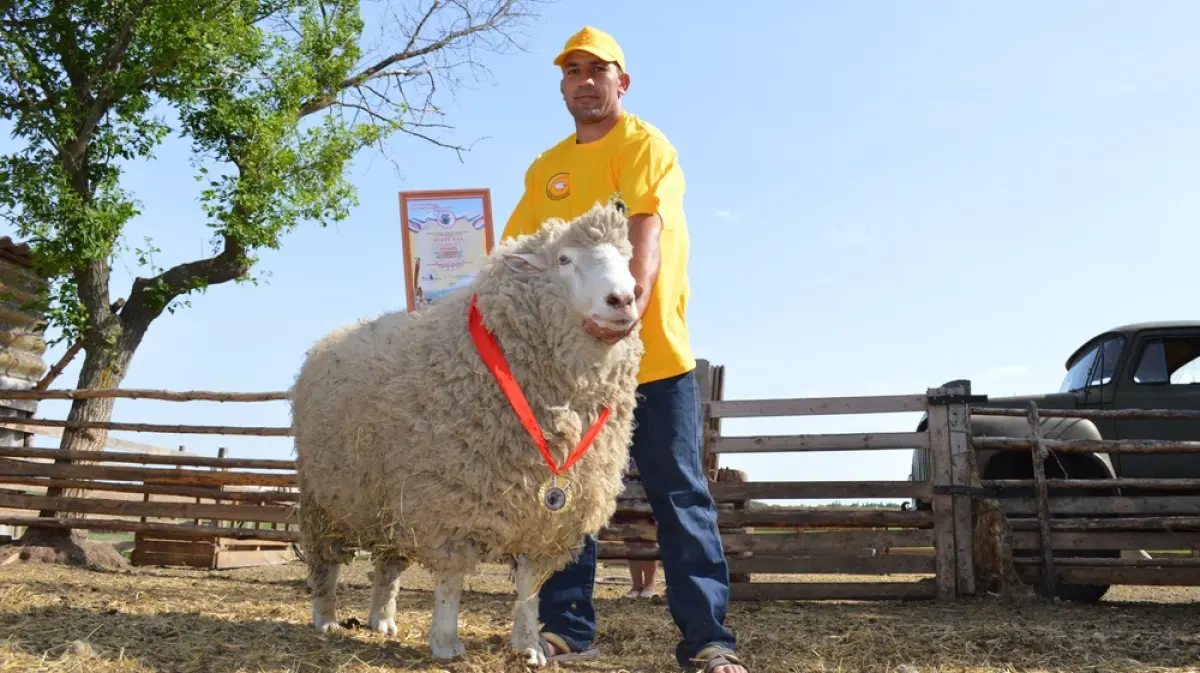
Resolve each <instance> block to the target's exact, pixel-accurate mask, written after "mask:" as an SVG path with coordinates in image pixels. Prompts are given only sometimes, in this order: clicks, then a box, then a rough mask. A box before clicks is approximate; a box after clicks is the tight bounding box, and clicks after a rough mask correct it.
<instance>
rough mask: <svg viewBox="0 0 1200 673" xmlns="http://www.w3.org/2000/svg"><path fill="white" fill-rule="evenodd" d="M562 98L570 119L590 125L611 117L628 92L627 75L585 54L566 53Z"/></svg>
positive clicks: (615, 65)
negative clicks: (622, 97)
mask: <svg viewBox="0 0 1200 673" xmlns="http://www.w3.org/2000/svg"><path fill="white" fill-rule="evenodd" d="M562 73H563V75H562V85H561V89H562V95H563V100H564V101H565V102H566V104H567V110H568V111H569V112H570V113H571V116H572V117H574V118H575V119H576V121H579V122H581V123H585V124H586V123H592V122H597V121H601V120H603V119H607V118H608V117H610V116H612V115H613V114H614V113H615V112H616V110H617V107H618V105H619V104H620V100H621V96H623V95H625V92H626V91H627V90H628V89H629V75H628V74H627V73H623V72H621V69H620V68H619V67H618V66H617V64H616V63H609V62H607V61H603V60H601V59H600V58H599V57H597V56H593V55H592V54H589V53H587V52H585V51H573V52H571V53H570V54H567V57H566V59H565V60H564V61H563V64H562Z"/></svg>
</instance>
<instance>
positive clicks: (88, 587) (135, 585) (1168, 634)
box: [0, 562, 1200, 673]
mask: <svg viewBox="0 0 1200 673" xmlns="http://www.w3.org/2000/svg"><path fill="white" fill-rule="evenodd" d="M368 570H369V566H368V564H367V563H365V562H356V563H355V564H354V565H352V566H351V567H350V568H349V569H348V571H347V573H346V575H345V577H346V580H345V582H344V583H343V589H342V595H343V596H345V600H344V602H343V605H344V606H345V609H344V610H343V611H342V612H341V613H340V614H339V617H340V618H341V619H343V620H347V619H349V618H356V619H357V620H359V621H365V620H366V609H367V604H368V601H369V591H370V589H369V585H368V583H367V578H366V573H367V571H368ZM485 570H486V572H483V573H480V574H477V575H474V576H472V577H471V578H470V579H469V580H468V583H467V586H466V592H465V594H464V601H463V614H462V619H461V624H462V637H463V641H464V643H465V644H466V646H467V650H468V658H467V659H466V660H465V661H461V662H457V663H454V664H451V665H449V666H440V665H438V664H437V663H436V662H434V661H433V660H431V659H430V658H429V656H428V650H427V647H426V644H425V639H426V634H427V631H428V628H429V620H430V594H429V593H428V592H429V591H430V590H431V589H432V582H431V580H430V578H429V577H428V575H427V574H426V573H424V572H423V571H422V570H420V569H410V570H409V571H408V572H406V573H405V575H404V576H403V580H402V583H403V587H404V589H403V590H402V591H401V594H400V597H399V599H398V606H397V623H398V624H399V626H400V635H399V637H398V638H393V639H385V638H383V637H381V636H376V635H374V634H371V633H369V632H367V631H365V630H358V629H356V630H351V631H350V632H349V635H348V637H341V638H337V637H335V638H325V637H322V636H319V635H317V634H316V633H315V632H313V631H312V630H311V629H310V628H309V626H308V619H309V612H308V611H309V604H308V599H307V596H306V594H305V590H304V583H303V578H304V570H303V567H302V566H301V565H299V564H292V565H289V566H281V567H274V568H259V569H247V570H237V571H222V572H202V571H187V570H174V569H170V570H168V569H147V568H135V569H132V570H123V571H98V572H97V571H86V570H80V569H73V568H65V567H55V566H25V565H17V566H9V567H7V568H4V569H3V570H0V572H2V573H3V581H0V672H2V673H11V672H13V671H38V672H46V673H59V672H66V671H71V672H76V671H78V672H80V673H82V672H85V671H86V672H87V673H93V672H94V673H116V672H120V673H133V672H137V673H146V672H150V671H153V672H156V673H162V672H171V673H175V672H178V673H199V672H201V671H203V672H205V673H241V672H246V673H250V672H260V671H265V672H270V673H282V672H288V673H293V672H294V673H301V672H303V673H312V672H317V671H331V672H332V671H337V672H339V673H368V672H375V671H395V670H416V671H454V672H455V673H476V672H479V673H483V672H487V673H496V672H504V671H521V670H525V669H524V667H522V666H520V665H519V664H517V663H515V662H514V661H513V659H512V658H510V657H509V655H508V652H507V647H508V644H507V640H508V631H507V629H508V626H509V624H510V615H511V611H512V605H511V591H512V590H511V588H510V585H509V583H508V571H507V568H503V567H487V568H486V569H485ZM604 574H605V575H607V576H608V577H605V578H601V581H600V582H598V586H597V595H598V597H599V598H600V599H601V600H600V602H599V605H598V612H599V616H600V637H599V640H598V645H599V646H600V647H601V648H602V650H603V652H604V654H605V656H604V657H603V658H602V659H601V660H600V661H598V662H590V663H585V664H573V665H571V666H569V667H560V668H559V670H577V671H629V672H634V671H637V672H638V673H649V672H652V671H678V670H679V669H678V667H676V666H675V664H674V660H673V658H672V656H671V650H672V648H673V647H674V644H675V638H676V635H675V630H674V626H673V625H672V623H671V620H670V617H669V616H668V614H667V610H666V604H665V602H663V600H662V599H661V598H656V599H654V600H646V599H624V598H621V595H622V594H623V593H624V592H625V590H626V588H627V587H626V586H624V582H623V581H622V580H623V579H627V578H628V574H627V573H626V571H625V569H623V568H612V569H608V570H606V571H604ZM765 579H766V578H764V580H765ZM772 579H777V578H772ZM812 579H814V580H816V579H818V578H815V577H814V578H812ZM819 579H821V580H823V581H829V579H830V578H828V577H824V578H819ZM1135 600H1136V601H1143V602H1140V603H1132V602H1130V601H1135ZM1109 601H1110V602H1107V603H1106V604H1102V605H1098V606H1090V607H1089V606H1064V605H1052V604H1047V603H1037V604H1027V605H1014V604H1006V603H1003V602H999V601H990V602H979V603H975V604H970V603H967V604H960V605H938V604H936V603H932V602H922V603H910V604H875V603H807V604H805V603H758V604H754V603H735V604H734V605H733V607H732V609H731V615H730V620H729V623H730V626H731V627H732V628H733V629H734V630H735V631H737V632H738V634H739V635H740V637H741V638H742V643H743V647H744V648H745V649H744V652H745V654H746V656H747V658H748V660H749V662H750V664H751V665H752V666H753V667H754V668H753V670H754V671H755V673H766V672H767V671H772V672H774V673H789V672H800V671H803V672H816V671H821V672H825V671H871V672H872V673H886V672H889V671H906V672H908V673H916V672H917V671H921V672H928V671H935V670H936V671H940V672H949V671H955V672H964V673H967V672H969V673H982V672H984V671H987V672H993V671H995V672H999V671H1005V672H1008V671H1063V672H1066V671H1072V672H1076V671H1187V670H1190V671H1195V670H1198V668H1197V666H1198V663H1197V662H1200V632H1198V630H1197V628H1196V625H1197V624H1200V589H1170V588H1157V589H1130V588H1118V589H1114V590H1113V591H1112V592H1111V594H1110V598H1109ZM1111 601H1123V602H1124V604H1121V605H1118V604H1115V603H1112V602H1111ZM1189 666H1191V668H1189Z"/></svg>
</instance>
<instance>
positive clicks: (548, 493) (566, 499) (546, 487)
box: [538, 475, 572, 514]
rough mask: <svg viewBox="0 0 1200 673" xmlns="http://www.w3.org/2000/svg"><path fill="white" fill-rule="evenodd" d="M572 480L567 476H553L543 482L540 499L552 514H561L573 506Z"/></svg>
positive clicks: (539, 492) (539, 491)
mask: <svg viewBox="0 0 1200 673" xmlns="http://www.w3.org/2000/svg"><path fill="white" fill-rule="evenodd" d="M571 486H572V484H571V481H570V480H569V479H567V478H566V477H560V476H557V475H556V476H553V477H550V478H549V479H547V480H546V481H544V482H542V487H541V488H540V489H538V499H539V500H540V501H541V502H542V507H545V508H546V510H547V511H549V512H550V513H551V514H561V513H563V512H565V511H567V509H569V508H570V507H571V500H572V497H571Z"/></svg>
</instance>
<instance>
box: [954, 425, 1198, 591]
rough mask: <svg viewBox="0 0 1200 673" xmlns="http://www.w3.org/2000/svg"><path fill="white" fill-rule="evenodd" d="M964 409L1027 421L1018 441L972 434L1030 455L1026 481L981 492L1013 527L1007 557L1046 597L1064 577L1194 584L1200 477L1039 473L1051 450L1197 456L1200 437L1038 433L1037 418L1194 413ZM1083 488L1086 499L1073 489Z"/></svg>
mask: <svg viewBox="0 0 1200 673" xmlns="http://www.w3.org/2000/svg"><path fill="white" fill-rule="evenodd" d="M972 414H974V415H988V416H1017V417H1020V416H1024V417H1026V419H1027V420H1028V423H1029V434H1028V436H1027V437H977V438H974V439H973V440H972V444H973V445H974V447H975V448H977V449H999V450H1004V451H1023V452H1029V453H1030V457H1029V460H1030V461H1031V463H1032V467H1033V478H1031V479H990V480H982V481H981V482H980V486H981V487H982V488H983V489H984V491H983V492H982V493H981V495H983V496H985V497H989V498H995V499H996V501H997V502H998V504H999V506H1000V508H1001V510H1002V511H1003V512H1004V514H1005V518H1006V519H1007V520H1008V523H1009V525H1010V526H1011V528H1012V534H1011V539H1012V549H1013V556H1014V557H1015V558H1014V559H1013V563H1014V565H1015V570H1016V572H1017V574H1018V575H1019V576H1020V577H1021V579H1023V580H1024V581H1025V582H1028V583H1030V584H1040V585H1041V587H1042V589H1043V590H1044V591H1045V592H1046V593H1047V595H1053V594H1054V593H1055V590H1056V588H1057V586H1058V585H1059V584H1063V583H1071V584H1089V585H1100V586H1107V585H1113V584H1142V585H1191V586H1197V585H1200V495H1197V493H1200V479H1197V478H1195V476H1194V474H1192V475H1188V474H1182V475H1179V476H1177V477H1173V478H1156V479H1146V478H1128V477H1125V478H1117V479H1080V478H1066V479H1062V478H1059V479H1049V478H1047V476H1046V475H1047V472H1048V471H1051V470H1052V469H1053V467H1054V461H1055V460H1056V455H1058V454H1064V455H1065V454H1073V453H1102V454H1103V453H1106V454H1109V455H1110V456H1119V455H1122V454H1125V455H1130V454H1142V455H1151V454H1153V455H1168V454H1183V453H1198V452H1200V441H1162V440H1146V439H1111V440H1091V439H1076V440H1061V439H1044V438H1043V437H1042V427H1043V421H1044V419H1046V418H1084V419H1095V420H1100V419H1116V418H1122V419H1156V420H1162V421H1170V420H1191V421H1195V420H1198V419H1200V411H1192V410H1164V409H1120V410H1103V409H1070V410H1061V409H1038V407H1037V405H1036V404H1033V403H1030V404H1029V406H1028V407H1027V408H1026V409H997V408H976V409H973V410H972ZM1196 460H1197V461H1200V456H1196ZM1192 472H1193V473H1194V472H1195V470H1194V469H1193V470H1192ZM1083 489H1088V490H1089V491H1090V493H1089V495H1076V494H1077V493H1079V492H1080V491H1081V490H1083ZM1052 491H1053V493H1052ZM1181 493H1183V494H1184V495H1180V494H1181Z"/></svg>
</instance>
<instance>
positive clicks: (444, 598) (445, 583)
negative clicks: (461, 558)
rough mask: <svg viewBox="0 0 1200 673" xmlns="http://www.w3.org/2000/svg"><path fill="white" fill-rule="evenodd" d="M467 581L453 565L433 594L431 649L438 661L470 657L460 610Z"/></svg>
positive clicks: (443, 572)
mask: <svg viewBox="0 0 1200 673" xmlns="http://www.w3.org/2000/svg"><path fill="white" fill-rule="evenodd" d="M465 577H466V573H465V572H464V571H463V569H462V568H460V567H456V566H453V565H452V566H451V568H450V569H449V570H443V571H441V572H439V573H438V580H437V586H436V587H435V588H434V590H433V627H432V628H431V629H430V632H429V649H430V650H431V651H432V653H433V658H434V659H439V660H442V661H447V660H450V659H455V658H457V657H461V656H462V655H464V654H466V648H464V647H463V644H462V641H461V640H459V638H458V610H459V605H460V604H461V602H462V587H463V579H464V578H465Z"/></svg>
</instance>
